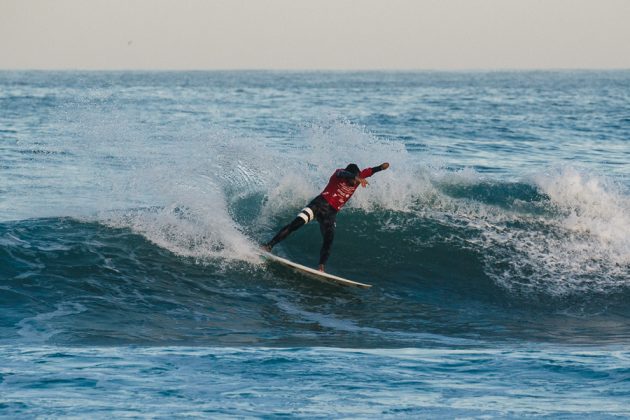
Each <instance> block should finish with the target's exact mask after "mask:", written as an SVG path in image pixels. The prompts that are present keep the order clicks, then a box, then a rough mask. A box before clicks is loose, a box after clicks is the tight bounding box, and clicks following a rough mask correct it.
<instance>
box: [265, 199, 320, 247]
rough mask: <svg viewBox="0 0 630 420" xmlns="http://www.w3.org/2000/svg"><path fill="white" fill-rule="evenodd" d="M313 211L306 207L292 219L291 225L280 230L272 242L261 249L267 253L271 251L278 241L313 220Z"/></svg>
mask: <svg viewBox="0 0 630 420" xmlns="http://www.w3.org/2000/svg"><path fill="white" fill-rule="evenodd" d="M313 216H314V214H313V210H311V209H310V208H308V207H305V208H303V209H302V211H301V212H300V213H298V215H297V217H296V218H295V219H293V221H292V222H291V223H289V224H288V225H286V226H285V227H283V228H282V229H280V231H279V232H278V233H277V234H276V236H274V237H273V239H272V240H270V241H269V242H267V243H266V244H265V245H263V248H264V249H265V250H267V251H271V248H273V247H274V246H276V244H277V243H278V242H280V241H283V240H284V239H285V238H286V237H287V236H289V235H290V234H291V233H293V232H295V231H296V230H298V229H299V228H301V227H302V226H304V225H305V224H307V223H308V222H310V221H311V220H313Z"/></svg>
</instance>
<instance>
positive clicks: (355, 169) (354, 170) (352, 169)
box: [346, 163, 361, 175]
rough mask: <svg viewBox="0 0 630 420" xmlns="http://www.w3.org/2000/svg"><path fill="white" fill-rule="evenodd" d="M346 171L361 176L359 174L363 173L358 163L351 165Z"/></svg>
mask: <svg viewBox="0 0 630 420" xmlns="http://www.w3.org/2000/svg"><path fill="white" fill-rule="evenodd" d="M346 171H348V172H350V173H353V174H354V175H359V172H361V170H360V169H359V167H358V166H357V164H356V163H351V164H350V165H348V166H346Z"/></svg>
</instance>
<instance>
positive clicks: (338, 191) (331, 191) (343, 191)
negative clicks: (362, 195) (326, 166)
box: [321, 168, 372, 211]
mask: <svg viewBox="0 0 630 420" xmlns="http://www.w3.org/2000/svg"><path fill="white" fill-rule="evenodd" d="M340 171H345V170H344V169H337V170H336V171H335V173H334V174H332V176H331V177H330V181H328V185H326V188H324V191H323V192H322V194H321V195H322V197H324V198H325V199H326V201H328V203H329V204H330V205H331V206H333V208H334V209H335V210H337V211H339V209H341V208H342V207H343V206H344V204H346V202H347V201H348V200H350V197H352V194H354V192H355V191H356V189H357V188H358V187H359V185H361V184H359V185H356V186H352V185H350V183H349V182H348V181H349V179H348V178H342V177H340V176H339V175H338V174H339V172H340ZM359 176H360V177H361V178H369V177H371V176H372V168H365V169H364V170H362V171H361V172H360V173H359Z"/></svg>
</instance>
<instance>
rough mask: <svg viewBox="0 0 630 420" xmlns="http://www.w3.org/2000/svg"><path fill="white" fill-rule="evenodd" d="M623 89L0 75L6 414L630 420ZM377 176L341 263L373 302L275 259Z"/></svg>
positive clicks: (628, 121) (333, 266)
mask: <svg viewBox="0 0 630 420" xmlns="http://www.w3.org/2000/svg"><path fill="white" fill-rule="evenodd" d="M629 86H630V72H625V71H620V72H475V73H434V72H419V73H402V72H392V73H382V72H371V73H344V72H340V73H335V72H310V73H293V72H102V73H101V72H88V73H81V72H0V168H1V173H2V176H1V177H0V307H1V308H2V310H1V312H0V360H2V361H3V363H2V364H1V365H0V415H5V416H9V417H20V416H22V417H33V416H43V417H57V416H77V417H105V416H112V415H113V416H149V417H152V416H164V417H170V416H185V415H198V416H209V417H221V416H239V417H259V416H263V417H275V416H278V417H279V416H286V415H290V416H301V417H369V418H384V417H413V418H418V417H420V418H435V417H474V418H476V417H484V418H487V417H490V418H492V417H523V416H537V415H542V416H548V415H551V416H558V417H562V418H573V417H575V418H577V417H580V418H582V417H584V416H588V417H600V418H614V417H626V416H628V415H630V410H629V409H628V408H627V400H628V397H629V396H630V350H629V347H628V345H629V343H630V322H629V320H630V312H629V309H628V302H629V301H630V274H629V268H630V235H628V232H630V199H629V194H630V168H629V166H628V165H627V164H626V162H627V161H628V158H629V157H630V146H629V143H628V142H629V141H630V105H629V104H630V87H629ZM384 161H388V162H390V163H391V168H390V169H389V170H387V171H385V172H381V173H378V174H376V175H375V176H374V177H373V178H371V179H370V185H369V186H368V188H366V189H365V190H363V189H361V190H360V191H358V192H357V193H356V194H355V196H354V197H353V198H352V200H351V201H350V204H349V205H348V206H347V207H345V208H344V209H343V210H342V212H341V213H340V214H339V215H338V218H337V235H336V238H335V243H334V245H333V253H332V256H331V259H330V261H329V265H328V270H329V271H330V272H331V273H333V274H337V275H342V276H345V277H348V278H351V279H355V280H357V281H363V282H367V283H370V284H373V286H374V287H373V288H372V289H369V290H367V291H364V290H354V289H347V288H341V287H338V286H335V285H330V284H326V283H320V282H317V281H314V280H312V279H310V278H305V277H302V276H300V275H299V274H296V273H294V272H293V271H291V270H289V269H286V268H284V267H280V266H274V265H271V266H267V265H265V264H264V263H263V262H262V261H261V260H260V259H259V257H258V256H257V251H256V250H257V244H258V243H260V242H262V241H264V240H268V239H269V238H270V237H271V236H272V235H273V234H274V233H275V232H276V231H277V229H279V228H280V227H281V226H283V225H284V224H285V223H287V222H288V221H289V220H291V219H292V218H293V217H294V216H295V213H296V212H297V211H298V210H299V209H301V208H302V207H303V206H304V205H305V204H306V203H307V202H308V201H309V200H310V199H311V198H312V197H314V196H315V195H317V194H318V193H319V192H320V191H321V189H322V188H323V186H324V185H325V183H326V181H327V179H328V178H329V176H330V174H331V173H332V171H333V170H334V169H335V168H339V167H344V166H345V165H347V164H348V163H350V162H356V163H358V164H359V165H360V166H362V167H366V166H374V165H377V164H380V163H381V162H384ZM320 242H321V238H320V234H319V229H318V228H317V226H316V225H308V226H306V227H305V228H303V229H301V230H300V231H298V232H296V233H295V234H294V235H293V236H291V237H290V238H289V239H287V240H286V241H285V242H283V243H282V244H280V245H279V246H278V247H277V248H276V249H275V252H277V253H278V254H280V255H283V256H286V257H289V258H291V259H293V260H295V261H297V262H300V263H303V264H307V265H315V264H316V262H317V258H318V250H319V245H320Z"/></svg>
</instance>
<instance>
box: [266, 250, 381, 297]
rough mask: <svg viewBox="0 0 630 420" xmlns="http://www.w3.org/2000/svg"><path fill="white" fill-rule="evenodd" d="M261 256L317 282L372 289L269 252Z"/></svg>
mask: <svg viewBox="0 0 630 420" xmlns="http://www.w3.org/2000/svg"><path fill="white" fill-rule="evenodd" d="M261 255H262V256H263V258H265V259H267V260H269V261H273V262H277V263H280V264H282V265H285V266H287V267H291V268H292V269H294V270H296V271H299V272H301V273H303V274H306V275H308V276H312V277H315V278H317V279H319V280H324V281H329V282H333V283H337V284H341V285H344V286H351V287H361V288H364V289H369V288H370V287H372V285H371V284H365V283H359V282H357V281H352V280H348V279H344V278H343V277H339V276H335V275H332V274H328V273H324V272H321V271H318V270H315V269H313V268H310V267H306V266H305V265H302V264H298V263H295V262H293V261H290V260H287V259H286V258H282V257H278V256H277V255H274V254H272V253H270V252H265V251H262V252H261Z"/></svg>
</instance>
